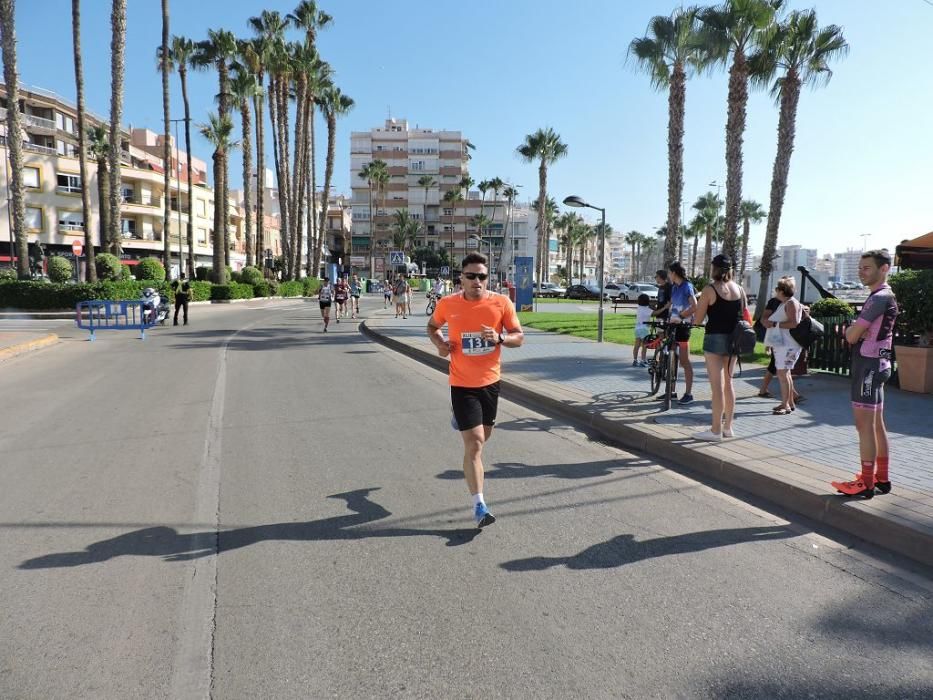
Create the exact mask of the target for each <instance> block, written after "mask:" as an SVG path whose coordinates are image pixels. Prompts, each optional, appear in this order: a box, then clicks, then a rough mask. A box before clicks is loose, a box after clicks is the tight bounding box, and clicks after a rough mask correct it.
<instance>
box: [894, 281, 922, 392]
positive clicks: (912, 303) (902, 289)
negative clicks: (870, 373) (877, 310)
mask: <svg viewBox="0 0 933 700" xmlns="http://www.w3.org/2000/svg"><path fill="white" fill-rule="evenodd" d="M889 283H890V285H891V289H893V290H894V294H895V296H896V297H897V305H898V308H899V310H900V313H899V314H898V317H897V323H896V326H895V330H896V332H895V336H894V341H895V346H894V357H895V359H896V362H897V377H898V382H899V383H900V387H901V389H904V390H905V391H916V392H919V393H924V394H930V393H933V270H904V271H903V272H898V273H897V274H896V275H892V276H891V278H890V280H889Z"/></svg>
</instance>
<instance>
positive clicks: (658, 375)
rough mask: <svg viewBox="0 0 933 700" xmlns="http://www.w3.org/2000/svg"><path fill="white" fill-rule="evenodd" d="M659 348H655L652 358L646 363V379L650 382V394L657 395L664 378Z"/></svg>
mask: <svg viewBox="0 0 933 700" xmlns="http://www.w3.org/2000/svg"><path fill="white" fill-rule="evenodd" d="M662 357H663V356H662V355H661V348H656V349H655V351H654V356H653V357H652V358H651V359H650V360H649V362H648V378H649V379H650V380H651V393H652V394H657V393H658V389H660V388H661V380H662V379H663V377H664V369H663V361H662Z"/></svg>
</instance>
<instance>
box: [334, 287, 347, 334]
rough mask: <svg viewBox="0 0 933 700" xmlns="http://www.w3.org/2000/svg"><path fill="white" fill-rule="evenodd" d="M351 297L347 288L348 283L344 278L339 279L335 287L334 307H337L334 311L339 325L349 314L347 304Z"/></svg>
mask: <svg viewBox="0 0 933 700" xmlns="http://www.w3.org/2000/svg"><path fill="white" fill-rule="evenodd" d="M349 295H350V290H349V289H348V288H347V281H346V280H345V279H344V278H343V277H341V278H339V279H338V280H337V284H336V285H335V286H334V305H335V306H336V307H337V308H336V309H335V310H334V317H335V318H336V319H337V323H340V317H341V316H346V314H347V309H346V304H347V297H348V296H349Z"/></svg>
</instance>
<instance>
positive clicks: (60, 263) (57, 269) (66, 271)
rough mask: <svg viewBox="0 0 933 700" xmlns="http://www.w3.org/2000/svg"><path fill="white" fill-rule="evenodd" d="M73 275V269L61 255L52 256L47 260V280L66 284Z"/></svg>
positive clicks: (68, 261)
mask: <svg viewBox="0 0 933 700" xmlns="http://www.w3.org/2000/svg"><path fill="white" fill-rule="evenodd" d="M73 275H74V268H73V267H72V266H71V261H70V260H69V259H68V258H64V257H62V256H61V255H53V256H52V257H51V258H49V279H50V280H52V281H53V282H59V283H62V282H67V281H68V280H70V279H71V278H72V276H73Z"/></svg>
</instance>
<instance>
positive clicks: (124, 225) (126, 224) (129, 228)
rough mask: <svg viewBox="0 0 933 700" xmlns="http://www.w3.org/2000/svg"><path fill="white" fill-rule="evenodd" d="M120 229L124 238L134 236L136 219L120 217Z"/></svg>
mask: <svg viewBox="0 0 933 700" xmlns="http://www.w3.org/2000/svg"><path fill="white" fill-rule="evenodd" d="M120 231H121V232H122V233H123V237H124V238H136V237H137V236H136V219H120Z"/></svg>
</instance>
